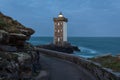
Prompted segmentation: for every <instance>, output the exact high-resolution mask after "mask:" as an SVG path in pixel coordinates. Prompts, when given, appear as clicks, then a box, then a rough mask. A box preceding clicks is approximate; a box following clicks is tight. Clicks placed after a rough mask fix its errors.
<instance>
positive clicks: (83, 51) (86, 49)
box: [79, 47, 98, 54]
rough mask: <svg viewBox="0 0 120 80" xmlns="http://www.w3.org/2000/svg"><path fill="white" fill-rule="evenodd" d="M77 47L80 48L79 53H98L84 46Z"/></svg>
mask: <svg viewBox="0 0 120 80" xmlns="http://www.w3.org/2000/svg"><path fill="white" fill-rule="evenodd" d="M79 49H80V50H81V53H92V54H96V53H98V52H97V51H96V50H93V49H90V48H86V47H79Z"/></svg>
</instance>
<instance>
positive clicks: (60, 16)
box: [53, 12, 68, 22]
mask: <svg viewBox="0 0 120 80" xmlns="http://www.w3.org/2000/svg"><path fill="white" fill-rule="evenodd" d="M53 20H54V21H65V22H68V19H67V18H65V17H64V16H63V14H62V12H60V13H59V15H58V18H53Z"/></svg>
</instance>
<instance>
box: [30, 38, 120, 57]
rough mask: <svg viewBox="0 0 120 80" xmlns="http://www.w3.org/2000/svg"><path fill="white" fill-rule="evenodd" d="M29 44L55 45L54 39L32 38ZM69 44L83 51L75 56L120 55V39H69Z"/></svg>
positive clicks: (75, 53)
mask: <svg viewBox="0 0 120 80" xmlns="http://www.w3.org/2000/svg"><path fill="white" fill-rule="evenodd" d="M29 42H30V43H31V44H33V45H44V44H50V43H53V37H31V39H30V40H29ZM68 42H69V43H71V44H72V45H75V46H78V47H79V49H80V50H81V52H74V53H73V55H77V56H81V57H84V58H91V57H96V56H101V55H106V54H111V55H118V54H120V47H119V45H120V37H68Z"/></svg>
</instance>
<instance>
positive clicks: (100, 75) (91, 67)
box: [37, 48, 120, 80]
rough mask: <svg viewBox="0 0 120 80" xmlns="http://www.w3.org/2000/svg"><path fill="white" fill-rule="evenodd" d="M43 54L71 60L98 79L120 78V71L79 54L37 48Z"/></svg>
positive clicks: (113, 79)
mask: <svg viewBox="0 0 120 80" xmlns="http://www.w3.org/2000/svg"><path fill="white" fill-rule="evenodd" d="M37 50H39V51H40V52H41V53H42V54H46V55H49V56H52V57H56V58H60V59H63V60H67V61H70V62H72V63H75V64H77V65H79V66H82V67H83V68H85V69H86V70H87V71H88V72H90V73H91V74H93V75H94V76H95V77H96V80H120V73H118V74H117V73H114V72H112V70H109V69H106V68H103V67H102V66H101V65H100V64H98V63H94V62H92V61H90V60H86V59H84V58H81V57H79V56H74V55H70V54H67V53H62V52H57V51H51V50H46V49H41V48H37Z"/></svg>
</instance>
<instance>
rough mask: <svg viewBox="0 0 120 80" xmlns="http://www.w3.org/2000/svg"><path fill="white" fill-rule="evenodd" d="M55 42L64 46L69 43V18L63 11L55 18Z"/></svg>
mask: <svg viewBox="0 0 120 80" xmlns="http://www.w3.org/2000/svg"><path fill="white" fill-rule="evenodd" d="M53 20H54V44H55V45H57V46H64V45H65V44H66V43H67V22H68V19H67V18H65V17H64V16H63V14H62V13H60V14H59V15H58V17H57V18H54V19H53Z"/></svg>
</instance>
